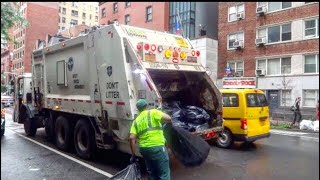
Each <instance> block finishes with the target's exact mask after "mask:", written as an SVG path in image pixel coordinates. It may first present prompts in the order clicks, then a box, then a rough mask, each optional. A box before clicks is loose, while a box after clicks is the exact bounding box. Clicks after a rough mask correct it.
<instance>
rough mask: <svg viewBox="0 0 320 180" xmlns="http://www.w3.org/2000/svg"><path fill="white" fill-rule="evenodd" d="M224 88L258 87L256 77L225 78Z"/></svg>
mask: <svg viewBox="0 0 320 180" xmlns="http://www.w3.org/2000/svg"><path fill="white" fill-rule="evenodd" d="M222 82H223V88H256V80H255V78H236V77H235V78H224V79H223V81H222Z"/></svg>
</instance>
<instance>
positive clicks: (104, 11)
mask: <svg viewBox="0 0 320 180" xmlns="http://www.w3.org/2000/svg"><path fill="white" fill-rule="evenodd" d="M101 17H102V18H104V17H106V8H103V9H102V11H101Z"/></svg>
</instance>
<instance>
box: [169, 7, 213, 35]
mask: <svg viewBox="0 0 320 180" xmlns="http://www.w3.org/2000/svg"><path fill="white" fill-rule="evenodd" d="M169 8H170V11H169V30H170V33H173V34H175V33H176V29H177V27H176V26H177V21H178V22H179V26H180V27H179V28H180V31H181V33H182V35H183V36H184V37H187V38H190V39H194V38H198V37H200V36H206V37H208V38H211V39H218V2H169Z"/></svg>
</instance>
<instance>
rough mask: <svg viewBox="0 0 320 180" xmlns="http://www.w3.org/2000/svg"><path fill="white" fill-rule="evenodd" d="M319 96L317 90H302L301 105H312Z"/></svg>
mask: <svg viewBox="0 0 320 180" xmlns="http://www.w3.org/2000/svg"><path fill="white" fill-rule="evenodd" d="M318 98H319V91H317V90H303V106H309V107H314V106H315V105H316V104H317V100H318Z"/></svg>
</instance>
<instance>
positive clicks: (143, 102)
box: [136, 99, 147, 111]
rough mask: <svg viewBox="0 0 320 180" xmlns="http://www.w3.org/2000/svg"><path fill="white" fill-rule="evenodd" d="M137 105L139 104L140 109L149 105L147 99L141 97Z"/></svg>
mask: <svg viewBox="0 0 320 180" xmlns="http://www.w3.org/2000/svg"><path fill="white" fill-rule="evenodd" d="M136 106H137V108H138V110H139V111H140V110H142V109H143V108H145V107H146V106H147V101H146V100H144V99H139V100H138V101H137V104H136Z"/></svg>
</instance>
